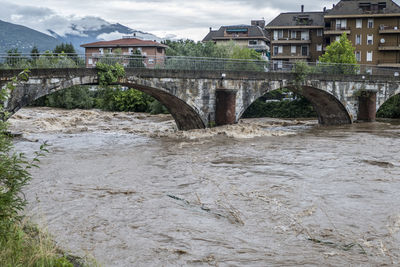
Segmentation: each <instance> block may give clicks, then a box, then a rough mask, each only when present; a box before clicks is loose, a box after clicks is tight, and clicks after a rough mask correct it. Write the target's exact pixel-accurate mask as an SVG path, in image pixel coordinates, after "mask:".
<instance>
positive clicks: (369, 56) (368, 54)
mask: <svg viewBox="0 0 400 267" xmlns="http://www.w3.org/2000/svg"><path fill="white" fill-rule="evenodd" d="M367 61H372V51H369V52H367Z"/></svg>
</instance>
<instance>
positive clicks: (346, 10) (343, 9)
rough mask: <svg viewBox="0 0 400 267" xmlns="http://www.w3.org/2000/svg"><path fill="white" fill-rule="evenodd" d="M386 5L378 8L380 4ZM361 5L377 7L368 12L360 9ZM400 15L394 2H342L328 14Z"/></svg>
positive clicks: (346, 0) (358, 0) (375, 0)
mask: <svg viewBox="0 0 400 267" xmlns="http://www.w3.org/2000/svg"><path fill="white" fill-rule="evenodd" d="M382 3H386V7H383V6H382V7H381V8H379V7H378V4H382ZM360 4H364V5H365V4H371V5H374V6H375V8H376V9H375V10H374V9H373V7H372V10H369V11H366V10H363V9H362V8H360ZM394 13H399V15H400V7H399V6H398V5H397V4H396V3H394V2H393V1H392V0H361V1H360V0H341V1H340V2H339V3H337V5H335V6H334V7H333V8H332V9H331V10H329V11H328V12H327V14H326V15H327V16H337V15H370V14H394Z"/></svg>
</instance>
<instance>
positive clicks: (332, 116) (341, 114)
mask: <svg viewBox="0 0 400 267" xmlns="http://www.w3.org/2000/svg"><path fill="white" fill-rule="evenodd" d="M281 88H287V89H288V90H290V91H292V92H294V93H297V94H299V95H302V96H303V97H305V98H306V99H307V100H308V101H310V103H311V104H312V106H313V107H314V110H315V112H316V113H317V115H318V122H319V123H320V124H323V125H336V124H350V123H352V118H351V116H350V114H351V113H350V112H349V110H348V109H347V107H346V106H345V105H344V104H343V103H342V102H341V101H340V100H339V99H338V98H336V97H335V96H334V95H332V94H330V93H328V92H327V91H325V90H321V89H318V88H315V87H312V86H302V87H301V89H300V90H299V89H298V88H297V87H296V86H293V85H286V86H282V85H279V84H276V86H270V87H268V88H267V89H266V90H264V91H259V94H256V95H255V96H254V97H253V99H252V101H247V102H246V103H245V104H244V105H243V106H242V107H241V109H240V110H239V113H238V117H237V118H238V119H240V118H241V117H242V116H243V114H244V112H245V111H246V110H247V109H248V108H249V107H250V105H251V104H253V103H254V102H255V101H256V100H257V99H258V98H260V97H261V96H263V95H265V94H266V93H268V92H271V91H274V90H278V89H281Z"/></svg>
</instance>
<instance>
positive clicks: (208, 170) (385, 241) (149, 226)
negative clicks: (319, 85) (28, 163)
mask: <svg viewBox="0 0 400 267" xmlns="http://www.w3.org/2000/svg"><path fill="white" fill-rule="evenodd" d="M10 124H11V125H10V130H11V131H12V132H13V133H18V136H19V137H18V138H16V139H15V144H16V147H17V150H19V151H22V152H25V153H27V154H28V155H30V154H31V153H32V152H33V151H35V150H37V148H38V147H39V145H40V144H41V143H42V142H44V141H47V142H48V143H49V144H50V147H49V150H50V153H49V154H48V156H47V157H46V158H44V159H43V160H42V161H41V163H40V169H36V170H33V180H32V182H31V185H30V186H29V188H28V189H27V192H26V196H27V198H28V200H29V202H30V207H29V209H28V210H29V214H30V215H32V216H33V217H34V219H35V220H36V221H37V222H39V223H40V224H42V225H44V226H47V227H48V229H49V231H50V232H51V233H52V234H53V236H54V238H55V240H56V241H57V243H58V244H59V246H61V247H62V248H63V249H66V250H69V251H71V252H73V253H75V254H78V255H84V254H90V255H93V256H94V257H95V258H96V259H97V260H98V261H99V262H100V263H102V264H103V265H105V266H160V265H162V266H176V265H212V266H231V265H236V266H266V265H269V266H271V265H272V266H282V265H285V266H288V265H292V266H299V265H324V266H347V265H363V266H369V265H371V266H376V265H388V266H394V265H398V264H400V262H399V260H400V251H399V247H398V244H399V242H400V208H399V207H400V194H399V193H398V192H399V191H400V179H399V177H400V153H399V149H398V148H399V147H400V123H399V122H398V121H386V122H376V123H368V124H353V125H346V126H335V127H322V126H318V125H317V121H316V120H278V119H249V120H247V119H246V120H242V121H240V123H238V124H236V125H230V126H224V127H216V128H212V129H204V130H192V131H186V132H183V131H178V130H177V129H176V126H175V123H174V121H173V119H172V117H170V116H169V115H148V114H140V113H115V112H103V111H98V110H61V109H51V108H27V109H22V110H20V111H19V112H17V113H16V114H15V115H14V116H13V117H12V118H11V119H10Z"/></svg>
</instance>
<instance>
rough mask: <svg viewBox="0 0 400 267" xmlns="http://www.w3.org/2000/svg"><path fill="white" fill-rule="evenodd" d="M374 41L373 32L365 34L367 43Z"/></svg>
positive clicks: (370, 43)
mask: <svg viewBox="0 0 400 267" xmlns="http://www.w3.org/2000/svg"><path fill="white" fill-rule="evenodd" d="M373 43H374V35H373V34H368V35H367V44H368V45H372V44H373Z"/></svg>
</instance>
